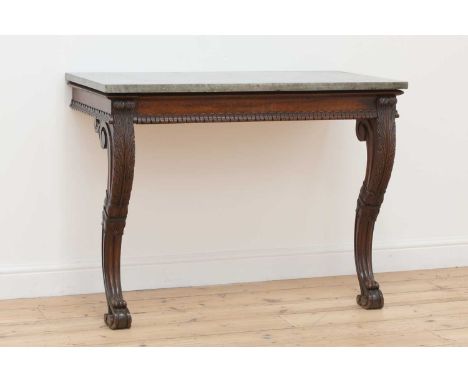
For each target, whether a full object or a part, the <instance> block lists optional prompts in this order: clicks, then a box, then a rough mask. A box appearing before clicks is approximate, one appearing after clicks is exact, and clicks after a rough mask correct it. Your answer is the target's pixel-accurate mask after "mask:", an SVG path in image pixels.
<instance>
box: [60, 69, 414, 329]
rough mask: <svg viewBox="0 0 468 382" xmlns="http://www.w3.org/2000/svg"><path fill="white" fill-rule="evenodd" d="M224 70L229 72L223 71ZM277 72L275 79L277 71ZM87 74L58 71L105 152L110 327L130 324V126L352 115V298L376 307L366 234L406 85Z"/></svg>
mask: <svg viewBox="0 0 468 382" xmlns="http://www.w3.org/2000/svg"><path fill="white" fill-rule="evenodd" d="M327 73H332V74H333V73H335V72H327ZM231 74H232V73H231ZM226 75H227V77H229V73H226ZM160 76H161V74H159V77H158V78H160ZM278 76H279V78H282V77H281V76H282V74H281V73H280V72H278V73H277V77H278ZM186 77H187V76H186ZM284 77H287V75H284ZM89 78H92V76H87V75H86V74H83V75H81V76H80V75H75V74H67V75H66V79H67V81H68V83H69V85H71V87H72V100H71V107H72V108H73V109H76V110H79V111H82V112H85V113H87V114H89V115H91V116H93V117H94V118H95V130H96V132H97V133H98V135H99V139H100V143H101V147H102V148H104V149H107V152H108V180H107V191H106V197H105V201H104V208H103V212H102V269H103V275H104V286H105V292H106V298H107V304H108V312H107V313H106V314H105V315H104V320H105V322H106V324H107V325H108V326H109V327H110V328H111V329H124V328H129V327H130V325H131V322H132V318H131V315H130V312H129V310H128V307H127V303H126V302H125V300H124V298H123V295H122V287H121V281H120V257H121V243H122V235H123V232H124V227H125V221H126V218H127V212H128V204H129V200H130V193H131V190H132V183H133V171H134V165H135V135H134V124H163V123H166V124H170V123H195V122H197V123H204V122H247V121H292V120H295V121H296V120H356V134H357V138H358V139H359V140H360V141H365V142H366V147H367V169H366V175H365V179H364V182H363V185H362V187H361V190H360V193H359V197H358V200H357V208H356V218H355V229H354V254H355V263H356V270H357V276H358V279H359V286H360V289H361V293H360V294H359V295H358V296H357V303H358V304H359V305H360V306H362V307H363V308H365V309H379V308H382V307H383V305H384V298H383V294H382V292H381V291H380V289H379V284H378V283H377V281H376V280H375V279H374V275H373V270H372V237H373V230H374V223H375V221H376V218H377V215H378V214H379V210H380V206H381V204H382V202H383V199H384V194H385V191H386V188H387V184H388V182H389V179H390V175H391V172H392V167H393V161H394V156H395V118H396V117H397V111H396V102H397V100H396V96H398V95H400V94H402V93H403V92H402V91H401V90H400V89H406V88H407V83H404V82H385V81H380V82H379V81H377V82H375V83H373V82H372V81H368V82H366V81H364V82H363V83H361V84H356V83H346V82H341V83H338V84H336V83H335V84H333V83H331V85H330V86H328V87H327V86H326V85H327V84H326V83H325V84H324V83H319V84H318V85H317V82H313V81H311V82H309V83H307V82H306V83H304V82H302V83H300V84H299V83H298V82H297V81H296V82H286V81H278V82H276V83H271V82H269V83H267V82H266V81H264V82H260V83H256V84H255V86H254V87H252V86H251V87H249V86H248V84H246V83H239V82H238V83H234V82H232V83H221V84H219V83H214V84H211V85H212V86H211V87H210V86H207V84H204V83H196V82H194V81H191V82H189V83H186V82H187V81H186V82H184V83H182V82H183V81H180V83H178V87H177V86H172V87H171V86H170V85H167V84H165V85H164V86H162V85H160V84H159V83H154V84H153V85H154V86H153V88H151V86H147V87H146V88H145V87H140V88H138V90H139V91H138V92H136V91H134V90H132V86H129V85H131V84H126V85H127V86H120V87H118V86H115V87H114V88H112V86H108V87H106V85H105V84H104V85H103V84H100V83H97V84H96V83H93V82H90V81H89ZM130 78H131V75H130ZM176 78H177V76H176ZM189 78H190V76H189ZM150 85H151V84H150ZM158 85H160V86H159V87H157V86H158ZM307 85H308V86H307ZM298 89H299V90H298ZM317 89H318V90H317ZM336 89H338V90H336Z"/></svg>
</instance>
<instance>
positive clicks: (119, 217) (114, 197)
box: [96, 100, 135, 329]
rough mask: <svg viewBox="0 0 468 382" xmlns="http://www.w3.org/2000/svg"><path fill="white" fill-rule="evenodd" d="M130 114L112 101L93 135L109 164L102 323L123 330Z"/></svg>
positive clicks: (127, 320) (127, 106) (127, 321)
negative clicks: (123, 249)
mask: <svg viewBox="0 0 468 382" xmlns="http://www.w3.org/2000/svg"><path fill="white" fill-rule="evenodd" d="M133 110H134V102H133V101H127V100H126V101H113V103H112V115H111V118H110V120H109V121H100V120H96V131H97V132H98V134H99V137H100V141H101V147H103V148H107V153H108V163H109V164H108V166H109V167H108V180H107V191H106V198H105V200H104V208H103V212H102V271H103V275H104V287H105V290H106V298H107V305H108V312H107V313H106V314H105V315H104V321H105V323H106V324H107V326H109V328H111V329H127V328H130V326H131V323H132V317H131V315H130V312H129V310H128V308H127V303H126V302H125V300H124V299H123V296H122V287H121V283H120V249H121V244H122V235H123V232H124V227H125V221H126V219H127V211H128V203H129V200H130V193H131V191H132V184H133V169H134V166H135V133H134V130H133Z"/></svg>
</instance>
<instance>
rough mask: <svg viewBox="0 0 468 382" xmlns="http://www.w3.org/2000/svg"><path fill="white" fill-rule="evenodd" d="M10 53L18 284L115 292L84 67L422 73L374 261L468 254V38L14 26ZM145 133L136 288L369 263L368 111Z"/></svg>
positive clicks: (382, 267) (13, 245) (7, 239)
mask: <svg viewBox="0 0 468 382" xmlns="http://www.w3.org/2000/svg"><path fill="white" fill-rule="evenodd" d="M0 54H1V59H0V68H1V70H0V86H1V92H0V121H1V122H2V126H1V132H2V139H1V143H0V145H1V150H0V174H1V179H2V187H1V200H2V202H3V206H2V212H1V214H0V235H1V236H0V237H1V242H0V243H1V247H0V298H13V297H26V296H39V295H55V294H69V293H82V292H96V291H102V290H103V285H102V279H101V273H100V220H101V208H102V202H103V198H104V192H105V183H106V171H107V170H106V166H107V161H106V160H107V159H106V152H105V151H104V150H101V149H100V147H99V144H98V139H97V136H96V135H95V133H94V130H93V120H92V118H91V117H88V116H86V115H83V114H80V113H78V112H76V111H72V110H71V109H70V108H69V107H68V104H69V101H70V89H69V88H68V87H67V86H66V84H65V81H64V73H65V72H66V71H204V70H205V71H209V70H216V71H219V70H345V71H352V72H357V73H365V74H371V75H377V76H384V77H390V78H395V79H401V80H407V81H409V84H410V85H409V86H410V88H409V90H408V91H407V92H406V94H404V95H403V96H401V97H400V98H399V103H398V110H399V112H400V115H401V118H400V119H399V120H398V121H397V157H396V161H395V166H394V172H393V177H392V179H391V181H390V186H389V188H388V192H387V195H386V200H385V202H384V204H383V208H382V210H381V214H380V216H379V219H378V222H377V226H376V232H375V244H374V247H375V253H374V259H375V261H374V269H375V270H376V271H377V272H379V271H392V270H403V269H417V268H430V267H446V266H458V265H468V149H467V147H468V126H467V122H466V116H465V112H466V109H467V107H468V106H467V105H468V97H467V93H466V89H467V88H468V76H467V75H466V68H467V67H468V38H461V37H457V38H455V37H454V38H438V37H430V38H429V37H425V38H416V37H410V38H407V37H395V38H388V37H379V38H373V37H352V38H351V37H349V38H327V37H320V38H313V37H288V38H286V37H1V38H0ZM136 143H137V158H136V169H135V181H134V187H133V193H132V199H131V203H130V213H129V217H128V221H127V228H126V234H125V236H124V244H123V263H124V271H123V287H124V289H127V290H128V289H140V288H157V287H171V286H185V285H195V284H210V283H228V282H237V281H250V280H268V279H279V278H295V277H307V276H316V275H334V274H352V273H354V262H353V261H354V260H353V254H352V247H353V224H354V209H355V203H356V198H357V195H358V191H359V188H360V185H361V182H362V179H363V176H364V170H365V151H366V150H365V145H364V144H363V143H360V142H359V141H358V140H357V139H356V137H355V135H354V124H353V122H351V121H338V122H314V121H308V122H273V123H267V122H264V123H239V124H208V125H200V124H191V125H161V126H152V125H142V126H136ZM382 289H383V290H384V291H385V286H384V285H383V286H382Z"/></svg>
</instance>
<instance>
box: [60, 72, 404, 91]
mask: <svg viewBox="0 0 468 382" xmlns="http://www.w3.org/2000/svg"><path fill="white" fill-rule="evenodd" d="M65 78H66V80H67V81H68V82H73V83H75V84H78V85H82V86H86V87H88V88H91V89H94V90H97V91H99V92H102V93H112V94H116V93H120V94H123V93H185V92H189V93H195V92H202V93H203V92H261V91H350V90H396V89H407V88H408V83H407V82H404V81H395V80H390V79H386V78H380V77H371V76H365V75H360V74H354V73H346V72H323V71H289V72H286V71H285V72H274V71H270V72H178V73H176V72H172V73H171V72H154V73H146V72H138V73H110V72H109V73H107V72H106V73H104V72H103V73H66V75H65Z"/></svg>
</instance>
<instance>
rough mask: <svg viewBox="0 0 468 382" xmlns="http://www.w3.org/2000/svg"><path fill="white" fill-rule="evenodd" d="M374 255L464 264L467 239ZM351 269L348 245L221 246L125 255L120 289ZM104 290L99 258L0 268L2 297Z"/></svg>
mask: <svg viewBox="0 0 468 382" xmlns="http://www.w3.org/2000/svg"><path fill="white" fill-rule="evenodd" d="M97 256H99V255H98V254H97ZM124 257H125V256H124ZM373 259H374V272H375V273H377V274H378V273H379V272H392V271H405V270H416V269H431V268H449V267H461V266H468V239H466V238H464V239H463V240H453V239H451V240H442V241H437V242H431V243H428V242H426V243H424V242H422V241H418V242H412V243H405V244H402V245H400V246H398V247H397V246H393V247H392V246H381V247H380V248H379V247H376V248H375V249H374V257H373ZM352 274H355V268H354V254H353V251H352V250H351V249H341V250H340V249H317V248H295V249H272V250H257V251H224V252H219V253H204V254H201V253H189V254H184V255H173V254H171V255H165V256H154V257H151V258H147V257H145V258H133V259H132V263H125V259H123V265H122V287H123V289H124V290H138V289H156V288H170V287H181V286H196V285H213V284H229V283H238V282H249V281H266V280H279V279H294V278H306V277H318V276H332V275H352ZM377 280H378V277H377ZM356 283H357V280H356ZM467 283H468V280H467ZM382 289H384V288H382ZM103 290H104V286H103V281H102V274H101V266H100V259H96V262H95V263H93V264H84V263H80V262H79V261H78V262H76V263H75V264H73V265H67V266H62V267H45V266H36V267H14V268H13V267H11V268H6V269H5V268H3V269H0V299H11V298H24V297H40V296H60V295H69V294H81V293H96V292H103Z"/></svg>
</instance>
